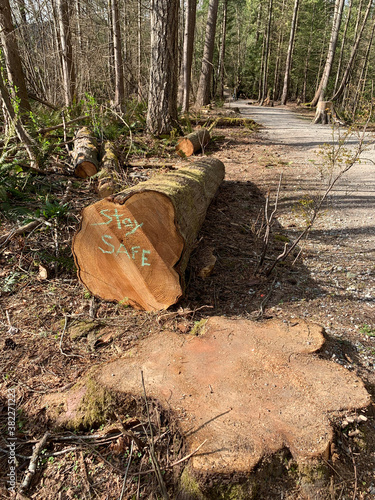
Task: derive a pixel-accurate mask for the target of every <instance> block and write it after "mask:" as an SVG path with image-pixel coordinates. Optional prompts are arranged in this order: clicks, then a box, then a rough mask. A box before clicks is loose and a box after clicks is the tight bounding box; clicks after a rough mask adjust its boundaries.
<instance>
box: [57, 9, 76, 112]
mask: <svg viewBox="0 0 375 500" xmlns="http://www.w3.org/2000/svg"><path fill="white" fill-rule="evenodd" d="M70 2H71V0H57V12H58V21H59V34H60V44H61V62H62V74H63V86H64V100H65V106H67V107H68V106H71V105H72V102H73V99H74V97H75V93H76V74H75V68H74V62H73V47H72V38H71V31H70V19H71V4H70Z"/></svg>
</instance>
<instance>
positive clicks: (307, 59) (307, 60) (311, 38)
mask: <svg viewBox="0 0 375 500" xmlns="http://www.w3.org/2000/svg"><path fill="white" fill-rule="evenodd" d="M315 13H316V5H315V4H314V10H313V14H312V19H311V25H310V34H309V43H308V45H307V53H306V60H305V67H304V70H303V89H302V102H306V90H307V77H308V71H309V61H310V54H311V49H312V42H313V35H314V20H315Z"/></svg>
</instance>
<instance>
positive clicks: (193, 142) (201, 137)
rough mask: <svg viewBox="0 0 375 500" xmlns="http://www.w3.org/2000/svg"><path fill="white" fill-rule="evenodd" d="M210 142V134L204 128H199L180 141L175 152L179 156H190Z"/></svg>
mask: <svg viewBox="0 0 375 500" xmlns="http://www.w3.org/2000/svg"><path fill="white" fill-rule="evenodd" d="M209 142H210V133H209V131H208V130H207V129H205V128H200V129H199V130H197V131H196V132H192V133H191V134H189V135H187V136H186V137H183V138H182V139H180V141H179V142H178V144H177V146H176V151H177V153H178V154H179V155H180V156H191V155H193V154H194V153H197V152H198V151H201V150H202V149H203V148H204V147H205V146H207V144H208V143H209Z"/></svg>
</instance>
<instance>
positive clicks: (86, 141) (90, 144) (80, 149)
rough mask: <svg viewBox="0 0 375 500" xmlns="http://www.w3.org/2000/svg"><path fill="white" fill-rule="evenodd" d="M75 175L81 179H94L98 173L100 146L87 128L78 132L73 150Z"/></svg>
mask: <svg viewBox="0 0 375 500" xmlns="http://www.w3.org/2000/svg"><path fill="white" fill-rule="evenodd" d="M72 156H73V167H74V175H75V176H76V177H79V178H81V179H86V178H87V177H92V176H93V175H95V174H96V173H97V171H98V146H97V142H96V139H95V137H94V136H93V134H92V132H91V131H90V130H89V129H88V128H87V127H82V128H81V129H79V130H78V132H77V134H76V136H75V139H74V149H73V153H72Z"/></svg>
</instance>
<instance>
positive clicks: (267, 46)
mask: <svg viewBox="0 0 375 500" xmlns="http://www.w3.org/2000/svg"><path fill="white" fill-rule="evenodd" d="M272 8H273V0H269V4H268V23H267V33H266V37H265V38H266V39H265V46H264V60H263V75H262V93H261V97H260V102H259V104H260V105H261V106H263V104H264V101H265V99H266V96H267V91H268V88H267V85H268V60H269V55H270V54H269V51H270V39H271V23H272Z"/></svg>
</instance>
